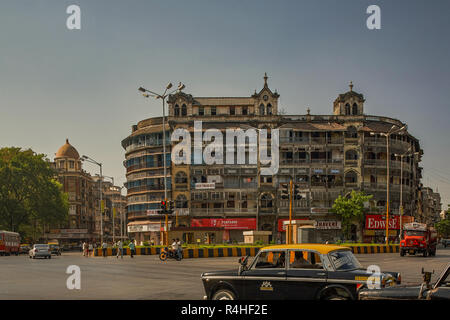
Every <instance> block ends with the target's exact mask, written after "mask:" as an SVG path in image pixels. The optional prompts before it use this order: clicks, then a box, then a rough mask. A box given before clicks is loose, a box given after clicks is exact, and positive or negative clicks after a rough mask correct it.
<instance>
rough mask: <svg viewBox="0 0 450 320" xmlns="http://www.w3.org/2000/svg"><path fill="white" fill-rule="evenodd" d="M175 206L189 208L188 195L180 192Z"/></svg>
mask: <svg viewBox="0 0 450 320" xmlns="http://www.w3.org/2000/svg"><path fill="white" fill-rule="evenodd" d="M175 207H176V208H187V207H188V202H187V199H186V197H185V196H184V195H183V194H179V195H178V196H177V198H176V200H175Z"/></svg>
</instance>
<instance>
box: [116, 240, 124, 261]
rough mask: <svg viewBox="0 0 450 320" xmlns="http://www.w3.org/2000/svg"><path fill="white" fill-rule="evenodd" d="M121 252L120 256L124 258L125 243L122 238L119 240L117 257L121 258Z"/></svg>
mask: <svg viewBox="0 0 450 320" xmlns="http://www.w3.org/2000/svg"><path fill="white" fill-rule="evenodd" d="M119 254H120V257H121V258H122V259H123V244H122V240H119V242H117V259H119Z"/></svg>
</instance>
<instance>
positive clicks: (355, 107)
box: [122, 76, 422, 241]
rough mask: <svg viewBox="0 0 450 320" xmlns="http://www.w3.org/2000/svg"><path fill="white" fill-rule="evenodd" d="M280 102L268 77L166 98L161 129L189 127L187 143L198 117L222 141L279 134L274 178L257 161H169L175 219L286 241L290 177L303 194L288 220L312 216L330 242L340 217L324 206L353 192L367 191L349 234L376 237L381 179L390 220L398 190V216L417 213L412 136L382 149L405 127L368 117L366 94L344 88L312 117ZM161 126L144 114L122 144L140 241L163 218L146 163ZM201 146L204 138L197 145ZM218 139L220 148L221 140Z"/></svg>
mask: <svg viewBox="0 0 450 320" xmlns="http://www.w3.org/2000/svg"><path fill="white" fill-rule="evenodd" d="M278 98H279V94H278V93H277V92H276V91H275V92H273V91H272V90H271V89H270V88H269V86H268V83H267V76H265V77H264V86H263V88H262V89H261V90H260V91H259V92H256V91H255V92H254V94H252V95H251V96H249V97H193V96H192V95H189V94H185V93H177V94H175V95H172V96H170V97H169V100H168V104H169V116H168V126H167V130H168V131H173V130H175V129H179V128H184V129H186V130H188V131H190V132H191V140H192V141H194V139H193V137H194V135H193V131H194V129H193V128H194V122H195V121H201V123H202V132H203V133H204V132H205V131H206V130H208V129H218V130H219V131H221V132H222V133H223V137H225V136H226V134H225V131H226V130H227V129H243V130H248V129H255V130H260V129H267V130H268V132H269V139H270V137H271V135H270V134H271V130H273V129H278V130H279V169H278V172H277V174H275V175H273V176H264V175H261V164H260V162H258V163H256V164H251V163H249V162H246V163H245V164H236V162H234V163H233V164H213V165H206V164H205V163H204V162H203V163H202V162H201V161H200V164H196V163H194V157H195V156H194V150H192V161H191V163H190V164H182V165H170V170H168V173H169V178H168V179H169V182H168V185H169V190H170V193H169V195H170V196H169V197H168V198H169V199H172V200H174V201H175V203H176V211H177V218H176V221H175V218H173V219H172V220H173V221H171V222H172V223H173V224H176V225H178V226H189V227H195V226H198V227H223V228H225V231H226V232H225V234H226V238H227V239H229V240H235V241H242V240H243V235H242V231H245V230H254V229H258V230H265V231H272V239H273V240H280V241H283V237H284V231H283V221H285V220H286V219H288V218H289V201H288V200H283V199H282V197H281V191H282V187H281V184H284V183H287V182H289V180H293V182H294V183H295V184H296V185H297V186H298V187H299V188H300V192H301V195H302V199H301V200H296V201H294V208H293V218H294V219H299V220H301V219H307V220H314V221H316V231H317V234H318V235H319V237H318V238H317V241H326V240H331V241H332V240H334V239H335V238H337V237H339V236H340V234H341V230H340V223H339V221H338V220H339V219H338V218H337V217H336V216H335V215H334V214H333V213H332V212H331V210H330V209H331V206H332V204H333V202H334V200H335V199H336V198H337V197H338V196H339V195H346V194H347V193H348V192H350V191H351V190H354V189H355V190H364V191H365V192H366V193H368V194H372V195H373V196H374V197H373V201H371V203H370V210H369V211H370V212H369V214H368V215H367V217H366V218H367V220H366V223H365V226H364V228H361V227H360V226H358V225H355V227H354V228H353V229H352V233H353V234H354V237H355V238H356V237H358V238H362V237H363V238H364V240H366V241H372V240H377V237H383V236H384V233H383V232H384V228H380V229H379V230H378V229H376V228H371V226H372V224H373V223H372V222H373V221H380V220H382V219H383V215H384V214H385V212H386V200H387V192H386V189H387V185H388V180H389V187H390V192H389V198H390V201H389V207H390V210H389V211H390V214H391V215H392V218H393V219H398V214H399V208H400V191H402V199H403V201H402V202H403V206H404V215H405V219H407V218H406V217H411V216H415V214H416V211H417V205H418V203H417V202H418V199H417V193H418V189H419V188H420V178H421V168H420V167H419V162H420V158H421V155H422V150H421V148H420V145H419V141H418V140H417V139H416V138H415V137H413V136H412V135H411V134H409V133H408V131H407V130H403V131H402V132H397V133H395V134H390V135H389V154H388V152H387V139H386V137H385V136H384V134H386V133H388V132H393V131H398V129H400V128H402V127H403V126H404V125H405V124H404V123H403V122H401V121H400V120H397V119H392V118H388V117H382V116H373V115H367V114H365V112H364V103H365V99H364V96H363V95H362V94H360V93H357V92H355V91H353V85H352V84H350V90H349V91H347V92H345V93H343V94H339V95H338V97H337V98H336V99H335V101H334V103H333V105H332V110H333V114H331V115H313V114H310V111H309V110H308V112H307V114H303V115H280V114H279V112H278ZM161 122H162V120H161V118H152V119H147V120H143V121H141V122H139V123H138V125H137V126H134V127H133V132H132V134H131V135H130V136H129V137H127V138H126V139H125V140H123V141H122V146H123V147H124V148H125V150H126V161H125V166H126V168H127V181H128V182H127V188H128V218H129V221H130V225H129V231H130V227H131V228H132V229H133V223H135V224H134V226H138V225H141V226H140V227H135V229H134V231H135V232H136V235H137V237H138V238H139V228H140V229H144V226H145V223H147V224H148V225H149V226H151V225H154V224H155V223H154V222H155V221H159V220H161V218H162V217H161V216H158V215H157V214H153V211H151V210H152V209H158V207H159V203H160V200H161V199H162V198H161V197H162V196H163V194H164V193H163V186H162V184H161V178H162V177H161V172H162V163H161V162H158V163H159V165H157V166H153V163H154V162H148V161H150V160H147V159H148V158H149V157H151V158H152V159H154V158H155V157H158V155H160V154H161V150H162V145H161V140H158V139H156V138H155V137H156V136H158V137H162V128H161ZM167 137H169V133H168V134H167ZM207 144H208V143H207V142H206V143H205V142H203V147H204V146H205V145H207ZM223 144H224V145H223V150H226V146H225V138H224V142H223ZM167 145H169V143H168V144H167ZM172 147H174V144H173V145H172ZM168 152H169V148H168ZM413 153H416V155H415V156H414V155H412V154H413ZM401 155H403V156H401ZM250 156H251V155H250V151H249V149H248V146H246V148H245V157H246V159H247V160H248V159H249V157H250ZM167 157H168V158H167V159H168V163H169V161H170V157H169V156H167ZM158 159H160V158H158ZM388 160H389V166H390V169H389V173H390V174H389V179H388V177H387V163H388ZM151 161H153V160H151ZM149 163H151V165H150V164H149ZM168 167H169V165H168ZM155 179H156V180H155ZM157 179H159V180H157ZM148 210H150V211H148ZM370 219H374V220H373V221H372V220H370ZM409 219H412V218H409ZM392 223H394V224H395V221H394V222H392ZM374 225H377V224H376V223H375V224H374ZM153 230H155V234H154V235H153V234H152V235H150V234H148V235H147V237H148V236H155V237H156V236H159V234H158V230H156V227H153ZM397 233H398V230H397V229H395V228H394V227H393V228H392V231H391V233H390V236H391V237H392V238H395V237H396V236H397ZM144 234H145V233H144Z"/></svg>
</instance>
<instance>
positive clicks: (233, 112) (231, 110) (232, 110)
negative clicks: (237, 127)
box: [230, 107, 236, 116]
mask: <svg viewBox="0 0 450 320" xmlns="http://www.w3.org/2000/svg"><path fill="white" fill-rule="evenodd" d="M235 114H236V109H235V108H234V107H230V115H232V116H234V115H235Z"/></svg>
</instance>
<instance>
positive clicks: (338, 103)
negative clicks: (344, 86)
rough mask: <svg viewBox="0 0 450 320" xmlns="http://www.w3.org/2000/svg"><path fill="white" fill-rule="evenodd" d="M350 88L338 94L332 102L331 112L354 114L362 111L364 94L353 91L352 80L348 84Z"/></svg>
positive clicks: (359, 113)
mask: <svg viewBox="0 0 450 320" xmlns="http://www.w3.org/2000/svg"><path fill="white" fill-rule="evenodd" d="M348 86H349V88H350V90H349V91H347V92H346V93H341V94H339V95H338V97H337V98H336V100H334V103H333V114H335V115H346V116H349V115H351V116H356V115H362V114H363V113H364V107H363V106H364V102H365V101H366V100H365V99H364V96H363V95H362V94H361V93H357V92H355V91H353V81H350V84H349V85H348Z"/></svg>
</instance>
